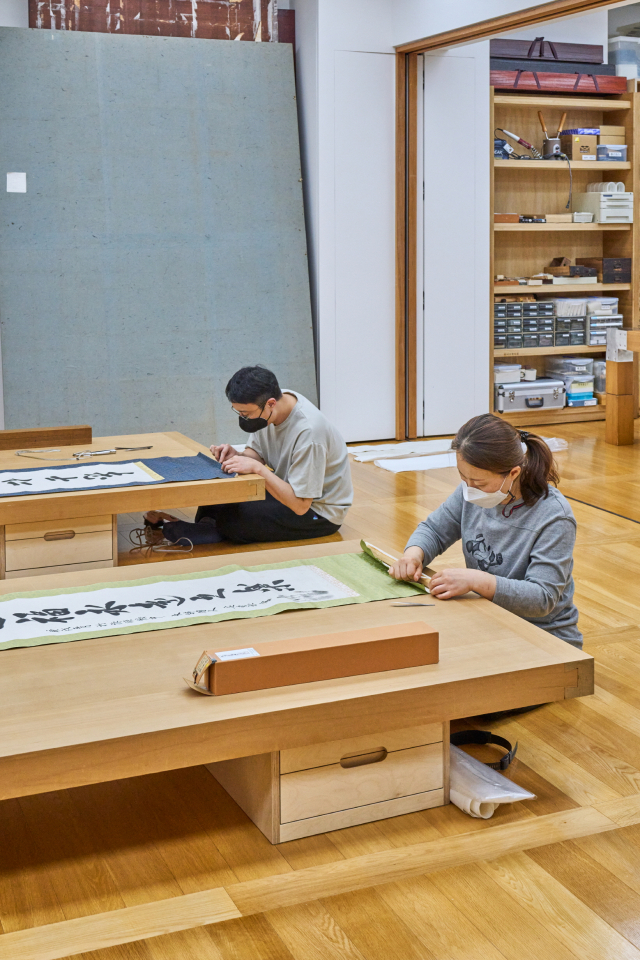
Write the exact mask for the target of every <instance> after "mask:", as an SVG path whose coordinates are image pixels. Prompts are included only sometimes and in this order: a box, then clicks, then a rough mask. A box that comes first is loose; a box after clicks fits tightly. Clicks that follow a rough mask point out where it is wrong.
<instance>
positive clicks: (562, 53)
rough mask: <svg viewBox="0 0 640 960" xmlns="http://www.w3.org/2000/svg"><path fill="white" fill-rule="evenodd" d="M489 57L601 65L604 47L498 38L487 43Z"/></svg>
mask: <svg viewBox="0 0 640 960" xmlns="http://www.w3.org/2000/svg"><path fill="white" fill-rule="evenodd" d="M489 56H490V57H508V58H509V59H515V60H529V59H532V60H571V61H574V62H575V63H603V62H604V47H602V46H600V45H599V44H593V43H550V42H549V41H548V40H545V39H544V38H542V39H541V40H538V39H536V38H533V37H532V38H531V40H512V39H511V38H510V37H508V38H503V37H499V38H496V39H495V40H490V41H489Z"/></svg>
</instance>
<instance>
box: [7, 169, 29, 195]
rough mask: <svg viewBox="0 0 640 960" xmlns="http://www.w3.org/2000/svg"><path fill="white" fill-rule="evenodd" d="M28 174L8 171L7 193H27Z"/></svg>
mask: <svg viewBox="0 0 640 960" xmlns="http://www.w3.org/2000/svg"><path fill="white" fill-rule="evenodd" d="M26 192H27V175H26V173H8V174H7V193H26Z"/></svg>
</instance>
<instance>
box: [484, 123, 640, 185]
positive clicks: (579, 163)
mask: <svg viewBox="0 0 640 960" xmlns="http://www.w3.org/2000/svg"><path fill="white" fill-rule="evenodd" d="M618 126H622V124H618ZM493 165H494V166H495V167H508V168H509V170H529V169H531V167H535V168H536V170H540V171H542V170H544V172H545V173H553V172H554V171H556V172H558V173H559V172H561V171H562V169H563V168H564V172H565V174H566V172H567V164H566V162H565V161H564V160H498V159H497V158H496V159H494V161H493ZM596 166H597V167H598V169H599V170H630V169H631V164H630V163H629V161H628V160H600V162H598V161H597V160H596V161H595V162H594V161H593V160H572V161H571V169H572V170H593V171H594V172H595V169H596ZM596 179H597V178H596Z"/></svg>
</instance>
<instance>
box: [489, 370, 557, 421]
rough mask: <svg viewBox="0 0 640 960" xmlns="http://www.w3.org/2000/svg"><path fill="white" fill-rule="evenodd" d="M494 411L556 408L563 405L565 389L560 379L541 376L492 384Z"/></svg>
mask: <svg viewBox="0 0 640 960" xmlns="http://www.w3.org/2000/svg"><path fill="white" fill-rule="evenodd" d="M494 401H495V402H494V407H495V411H496V413H510V412H511V411H512V410H514V411H517V410H558V409H560V408H561V407H564V406H565V403H566V391H565V386H564V382H563V381H562V380H551V379H548V378H546V377H541V378H540V379H539V380H522V381H521V382H520V383H496V384H495V386H494Z"/></svg>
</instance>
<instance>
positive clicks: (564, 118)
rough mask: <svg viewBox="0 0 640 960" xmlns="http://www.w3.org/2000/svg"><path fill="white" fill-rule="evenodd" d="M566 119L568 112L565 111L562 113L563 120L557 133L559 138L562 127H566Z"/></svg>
mask: <svg viewBox="0 0 640 960" xmlns="http://www.w3.org/2000/svg"><path fill="white" fill-rule="evenodd" d="M566 119H567V115H566V113H563V114H562V120H561V121H560V123H559V124H558V132H557V133H556V138H558V137H559V136H560V134H561V133H562V128H563V127H564V122H565V120H566Z"/></svg>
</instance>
